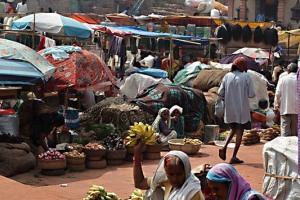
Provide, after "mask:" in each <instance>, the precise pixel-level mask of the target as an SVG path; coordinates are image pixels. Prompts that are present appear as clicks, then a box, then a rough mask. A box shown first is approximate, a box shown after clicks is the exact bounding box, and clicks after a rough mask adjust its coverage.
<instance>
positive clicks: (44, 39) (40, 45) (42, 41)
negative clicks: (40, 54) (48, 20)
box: [38, 35, 46, 51]
mask: <svg viewBox="0 0 300 200" xmlns="http://www.w3.org/2000/svg"><path fill="white" fill-rule="evenodd" d="M45 41H46V36H44V35H43V36H42V37H41V41H40V43H39V46H38V51H40V50H42V49H45Z"/></svg>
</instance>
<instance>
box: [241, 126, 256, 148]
mask: <svg viewBox="0 0 300 200" xmlns="http://www.w3.org/2000/svg"><path fill="white" fill-rule="evenodd" d="M259 142H260V137H259V134H258V129H256V128H253V129H251V130H245V131H244V134H243V137H242V144H244V145H251V144H256V143H259Z"/></svg>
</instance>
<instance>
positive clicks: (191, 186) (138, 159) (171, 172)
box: [133, 140, 204, 200]
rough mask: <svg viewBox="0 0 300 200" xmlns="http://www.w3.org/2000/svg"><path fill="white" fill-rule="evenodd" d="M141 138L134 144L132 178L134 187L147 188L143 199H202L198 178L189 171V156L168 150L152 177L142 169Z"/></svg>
mask: <svg viewBox="0 0 300 200" xmlns="http://www.w3.org/2000/svg"><path fill="white" fill-rule="evenodd" d="M144 145H145V143H144V142H143V141H142V140H141V141H140V142H139V143H138V144H137V145H135V146H134V157H133V178H134V185H135V187H136V188H139V189H142V190H147V192H146V194H145V199H155V200H162V199H168V200H175V199H180V200H204V197H203V194H202V192H201V186H200V181H199V179H198V178H197V177H196V176H195V175H194V174H193V173H192V172H191V163H190V161H189V157H188V156H187V155H186V154H185V153H184V152H182V151H170V152H168V153H167V154H166V155H165V156H164V157H163V158H162V159H161V161H160V162H159V165H158V167H157V169H156V171H155V174H154V175H153V177H149V178H146V177H145V176H144V173H143V169H142V166H141V165H142V153H141V152H142V149H143V148H144Z"/></svg>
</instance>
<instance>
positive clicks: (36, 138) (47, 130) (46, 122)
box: [30, 112, 65, 153]
mask: <svg viewBox="0 0 300 200" xmlns="http://www.w3.org/2000/svg"><path fill="white" fill-rule="evenodd" d="M64 124H65V118H64V117H63V115H61V114H59V113H57V112H51V113H43V114H40V115H39V116H38V117H37V119H36V121H35V122H34V124H33V128H32V132H31V135H30V140H31V142H32V143H33V144H34V145H35V146H37V147H38V149H39V148H40V147H41V148H42V149H43V150H44V151H47V150H49V147H48V142H47V139H46V138H47V136H49V135H50V134H55V133H56V131H57V128H58V127H60V126H62V125H64ZM39 153H40V152H39Z"/></svg>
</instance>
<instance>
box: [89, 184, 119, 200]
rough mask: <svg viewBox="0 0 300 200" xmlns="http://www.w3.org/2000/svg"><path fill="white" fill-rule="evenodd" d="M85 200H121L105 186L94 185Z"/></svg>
mask: <svg viewBox="0 0 300 200" xmlns="http://www.w3.org/2000/svg"><path fill="white" fill-rule="evenodd" d="M87 194H88V196H87V197H85V198H84V199H83V200H120V198H119V197H118V196H117V195H116V194H115V193H113V192H107V191H106V190H105V188H104V187H103V186H100V185H92V186H91V187H90V188H89V191H88V192H87Z"/></svg>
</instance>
